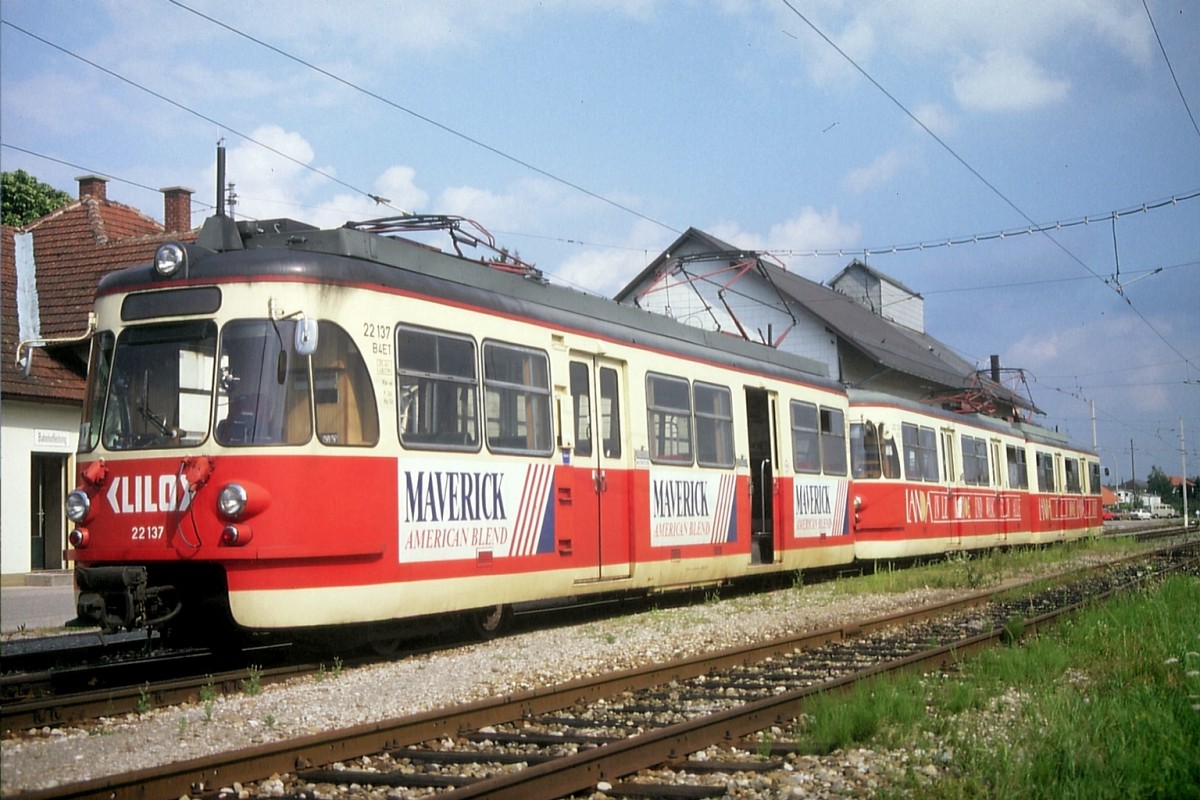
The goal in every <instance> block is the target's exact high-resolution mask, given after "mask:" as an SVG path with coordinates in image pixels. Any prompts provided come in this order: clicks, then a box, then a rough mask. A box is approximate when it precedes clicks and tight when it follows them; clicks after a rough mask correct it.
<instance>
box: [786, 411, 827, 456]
mask: <svg viewBox="0 0 1200 800" xmlns="http://www.w3.org/2000/svg"><path fill="white" fill-rule="evenodd" d="M791 409H792V463H793V464H794V465H795V466H794V467H793V468H794V469H795V470H796V472H813V473H816V472H820V471H821V449H820V448H821V432H820V428H819V425H820V415H819V414H818V413H817V405H816V403H804V402H801V401H799V400H793V401H792V403H791Z"/></svg>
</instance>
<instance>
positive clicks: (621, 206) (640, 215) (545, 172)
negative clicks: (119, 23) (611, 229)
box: [167, 0, 683, 233]
mask: <svg viewBox="0 0 1200 800" xmlns="http://www.w3.org/2000/svg"><path fill="white" fill-rule="evenodd" d="M167 2H169V3H171V4H172V5H175V6H177V7H179V8H180V9H183V10H184V11H187V12H189V13H191V14H195V15H196V16H197V17H200V18H201V19H203V20H205V21H207V22H209V23H211V24H213V25H216V26H218V27H220V28H223V29H224V30H226V31H229V32H230V33H233V34H235V35H237V36H240V37H242V38H243V39H246V40H247V41H250V42H253V43H254V44H256V45H258V46H260V47H265V48H266V49H268V50H270V51H271V52H273V53H276V54H277V55H280V56H282V57H284V58H286V59H289V60H291V61H294V62H296V63H297V64H299V65H301V66H303V67H305V68H307V69H310V70H312V71H314V72H317V73H319V74H321V75H324V76H325V77H327V78H329V79H330V80H334V81H337V82H338V83H340V84H342V85H343V86H346V87H347V88H350V89H353V90H354V91H356V92H359V93H361V94H364V95H366V96H367V97H370V98H372V99H373V100H378V101H379V102H381V103H383V104H385V105H387V106H389V107H391V108H394V109H396V110H397V111H401V112H403V113H405V114H408V115H409V116H411V117H413V118H415V119H418V120H420V121H421V122H424V123H426V124H428V125H432V126H434V127H435V128H438V129H439V130H441V131H444V132H445V133H448V134H450V135H451V136H455V137H457V138H459V139H462V140H463V141H465V142H468V143H469V144H472V145H474V146H476V147H480V148H482V149H484V150H486V151H488V152H489V153H492V154H493V155H497V156H499V157H501V158H503V159H505V160H507V161H510V162H512V163H513V164H517V165H518V166H520V167H523V168H525V169H527V170H530V171H531V172H536V173H537V174H538V175H541V176H542V177H544V178H548V179H550V180H552V181H554V182H555V183H559V184H562V185H563V186H566V187H568V188H570V189H573V190H575V191H577V192H581V193H582V194H585V195H587V196H588V197H591V198H592V199H594V200H599V201H600V202H602V203H605V204H606V205H609V206H612V207H613V208H616V209H618V210H620V211H623V212H625V213H627V214H632V215H633V216H635V217H637V218H638V219H641V220H645V221H646V222H649V223H651V224H653V225H657V226H659V227H660V228H665V229H666V230H668V231H671V232H673V233H683V231H681V230H679V229H678V228H675V227H673V226H671V225H668V224H667V223H665V222H662V221H660V220H657V219H654V218H653V217H650V216H648V215H646V214H643V213H642V212H640V211H637V210H636V209H634V208H631V207H629V206H627V205H624V204H623V203H619V202H617V201H616V200H613V199H611V198H609V197H605V196H604V195H602V194H600V193H598V192H594V191H592V190H591V189H587V188H585V187H583V186H581V185H579V184H578V183H575V182H573V181H570V180H567V179H566V178H563V177H560V176H558V175H555V174H554V173H552V172H549V171H548V170H545V169H542V168H541V167H538V166H535V165H534V164H531V163H530V162H528V161H525V160H524V159H521V158H518V157H517V156H514V155H512V154H510V153H506V152H504V151H503V150H501V149H499V148H497V147H493V146H492V145H490V144H487V143H486V142H483V141H481V140H479V139H477V138H475V137H473V136H470V135H468V134H466V133H463V132H462V131H459V130H456V129H455V128H452V127H450V126H449V125H446V124H445V123H442V122H438V121H437V120H435V119H433V118H432V117H428V116H426V115H424V114H422V113H420V112H418V111H414V110H413V109H411V108H408V107H406V106H403V105H401V104H400V103H397V102H396V101H394V100H391V99H389V98H387V97H384V96H383V95H381V94H379V93H378V92H374V91H371V90H370V89H367V88H365V87H363V86H360V85H359V84H357V83H355V82H353V81H351V80H348V79H346V78H343V77H342V76H340V75H338V74H336V73H334V72H330V71H329V70H327V69H323V68H322V67H318V66H317V65H316V64H313V63H312V62H310V61H306V60H304V59H302V58H300V57H298V56H295V55H293V54H291V53H289V52H287V51H286V50H283V49H282V48H279V47H276V46H275V45H272V44H270V43H268V42H264V41H263V40H262V39H258V38H256V37H254V36H251V35H250V34H248V33H246V32H245V31H240V30H238V29H237V28H235V27H233V26H231V25H227V24H226V23H224V22H221V21H220V20H219V19H216V18H215V17H212V16H209V15H208V14H204V13H202V12H200V11H197V10H196V9H194V8H192V7H190V6H188V5H186V4H184V3H182V2H180V0H167Z"/></svg>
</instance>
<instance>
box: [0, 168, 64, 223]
mask: <svg viewBox="0 0 1200 800" xmlns="http://www.w3.org/2000/svg"><path fill="white" fill-rule="evenodd" d="M0 179H2V181H0V204H2V205H3V217H4V224H5V225H17V226H21V225H24V224H25V223H27V222H32V221H33V220H35V219H37V218H38V217H43V216H45V215H46V214H49V213H50V212H51V211H53V210H54V209H56V208H61V207H62V206H65V205H66V204H67V203H69V202H71V200H72V199H74V198H72V197H71V195H69V194H67V193H66V192H64V191H62V190H60V189H55V188H54V187H53V186H50V185H49V184H46V183H42V182H41V181H39V180H38V179H37V178H35V177H33V176H32V175H30V174H29V173H28V172H26V171H25V170H23V169H19V170H17V171H15V172H5V173H0Z"/></svg>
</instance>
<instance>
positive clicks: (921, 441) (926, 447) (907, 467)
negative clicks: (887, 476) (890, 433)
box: [900, 422, 939, 482]
mask: <svg viewBox="0 0 1200 800" xmlns="http://www.w3.org/2000/svg"><path fill="white" fill-rule="evenodd" d="M900 439H901V442H902V444H903V446H904V474H905V476H906V477H907V478H908V479H909V480H910V481H932V482H936V481H937V480H938V478H939V476H938V459H937V433H936V432H935V431H934V430H933V428H927V427H925V426H923V425H913V424H912V423H909V422H905V423H902V424H901V425H900Z"/></svg>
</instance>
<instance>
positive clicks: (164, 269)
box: [154, 242, 187, 278]
mask: <svg viewBox="0 0 1200 800" xmlns="http://www.w3.org/2000/svg"><path fill="white" fill-rule="evenodd" d="M186 266H187V250H185V249H184V247H183V245H181V244H180V243H179V242H167V243H166V244H163V245H159V248H158V250H156V251H155V253H154V271H155V272H157V273H158V274H159V275H161V276H163V277H164V278H171V277H174V276H175V275H178V274H179V273H180V272H183V270H184V268H185V267H186Z"/></svg>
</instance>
